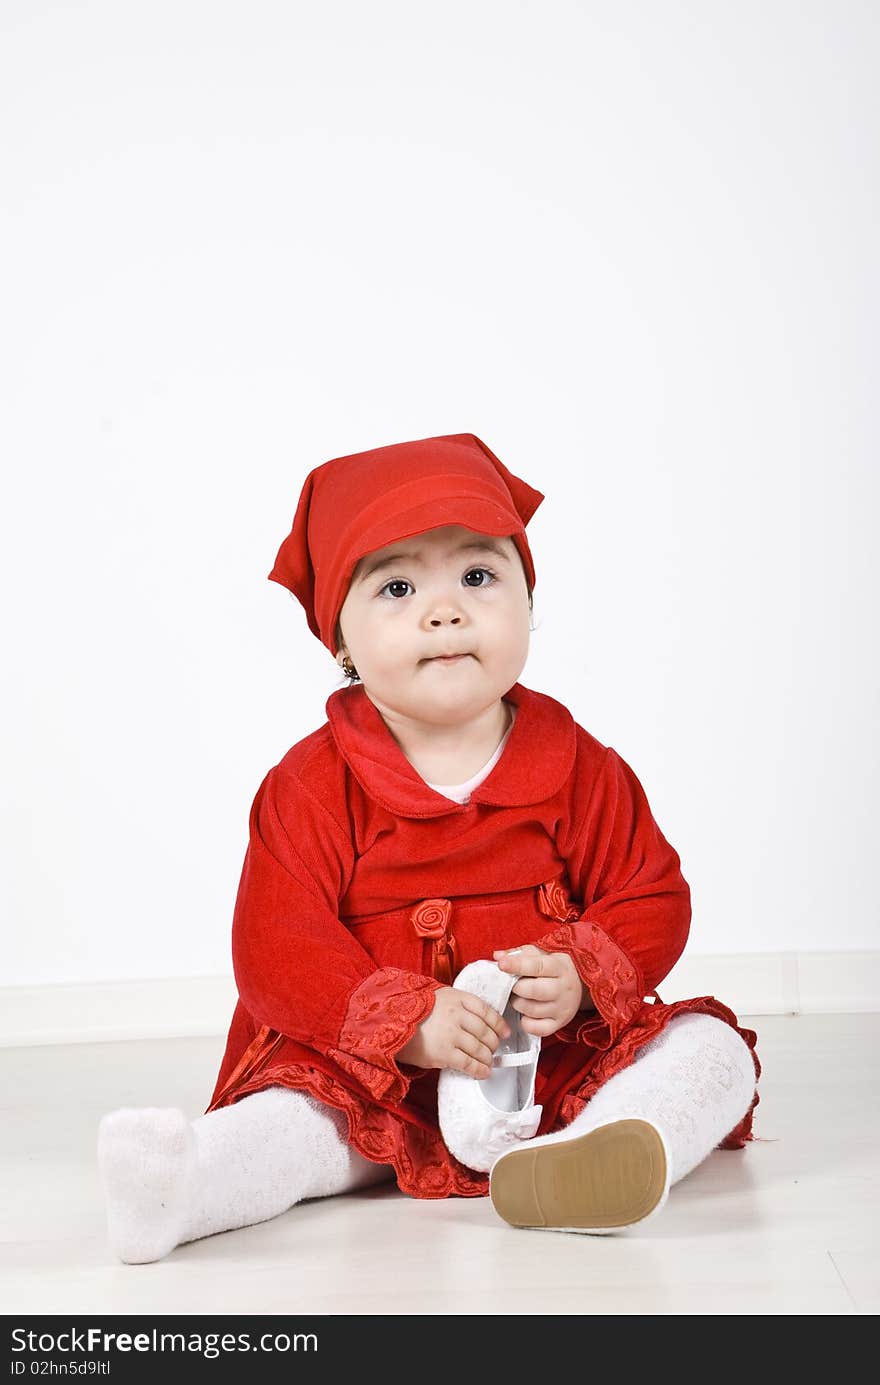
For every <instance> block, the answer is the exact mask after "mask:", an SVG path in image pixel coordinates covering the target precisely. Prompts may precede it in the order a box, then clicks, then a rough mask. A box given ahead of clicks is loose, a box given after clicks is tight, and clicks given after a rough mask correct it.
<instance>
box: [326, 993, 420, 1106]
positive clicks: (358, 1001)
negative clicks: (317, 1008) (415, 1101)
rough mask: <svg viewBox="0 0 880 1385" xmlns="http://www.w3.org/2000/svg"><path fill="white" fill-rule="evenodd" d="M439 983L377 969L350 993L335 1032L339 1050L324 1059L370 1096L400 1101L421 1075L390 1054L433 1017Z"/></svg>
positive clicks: (330, 1052) (332, 1051)
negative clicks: (328, 1060)
mask: <svg viewBox="0 0 880 1385" xmlns="http://www.w3.org/2000/svg"><path fill="white" fill-rule="evenodd" d="M441 984H442V983H441V982H440V981H438V980H437V979H436V978H435V977H432V976H421V975H419V974H417V973H416V972H412V971H402V970H400V968H398V967H380V968H379V970H378V971H374V972H371V973H370V975H369V976H367V977H366V978H365V979H364V980H363V981H362V982H361V984H360V985H359V986H358V987H357V988H356V989H355V990H354V991H353V992H352V994H351V997H350V999H349V1003H348V1010H347V1012H346V1016H345V1020H344V1021H343V1025H342V1028H341V1030H340V1031H339V1047H338V1048H328V1050H327V1056H328V1058H332V1059H333V1061H334V1063H336V1064H338V1066H339V1067H340V1068H342V1070H343V1072H347V1073H348V1074H349V1075H350V1076H351V1077H353V1078H354V1079H355V1080H356V1081H357V1082H358V1083H359V1085H360V1086H362V1087H365V1088H366V1090H367V1091H368V1092H371V1093H372V1095H373V1096H374V1097H377V1098H382V1099H384V1100H386V1101H402V1100H403V1098H404V1097H405V1096H406V1093H407V1090H408V1089H409V1084H410V1082H411V1081H412V1078H413V1077H414V1076H416V1075H417V1074H419V1073H421V1071H422V1069H421V1068H416V1067H413V1066H411V1065H410V1064H408V1063H403V1064H402V1065H401V1066H398V1064H397V1062H396V1060H395V1058H394V1054H395V1053H397V1052H398V1051H399V1050H400V1049H401V1048H403V1047H404V1046H405V1044H407V1043H408V1042H409V1040H410V1038H411V1037H412V1035H413V1034H414V1033H415V1031H416V1029H417V1028H418V1027H419V1025H420V1024H421V1022H422V1020H423V1019H425V1018H426V1016H427V1015H429V1014H430V1013H431V1010H432V1009H433V1006H434V995H435V992H436V991H438V990H439V989H440V986H441Z"/></svg>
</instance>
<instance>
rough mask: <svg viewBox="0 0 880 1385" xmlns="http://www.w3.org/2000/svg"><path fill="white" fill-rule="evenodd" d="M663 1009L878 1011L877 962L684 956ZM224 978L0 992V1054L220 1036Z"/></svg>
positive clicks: (227, 999) (845, 955)
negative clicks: (686, 1004) (707, 999)
mask: <svg viewBox="0 0 880 1385" xmlns="http://www.w3.org/2000/svg"><path fill="white" fill-rule="evenodd" d="M657 989H658V991H659V993H660V996H661V998H662V999H663V1000H664V1001H666V1002H669V1001H672V1000H683V999H685V998H688V997H691V996H701V995H713V996H716V997H717V999H718V1000H721V1001H723V1002H724V1004H725V1005H728V1006H729V1007H730V1008H731V1009H732V1010H733V1011H734V1012H735V1013H736V1015H737V1016H738V1017H740V1016H744V1015H780V1014H787V1015H798V1014H856V1013H867V1012H872V1011H876V1010H877V1009H880V1004H878V997H880V952H767V953H745V954H739V955H736V956H734V955H723V956H702V957H701V956H689V957H688V956H685V957H683V958H682V959H681V960H680V961H679V962H678V963H677V964H676V966H675V967H673V969H672V971H671V972H670V973H669V975H668V976H667V977H666V978H665V979H664V980H663V981H661V982H660V983H659V985H658V987H657ZM235 1000H236V990H235V982H234V980H233V979H232V977H231V976H190V977H174V978H169V977H164V978H156V979H148V980H134V981H95V982H91V983H80V984H75V985H51V986H8V987H5V988H3V989H2V990H0V1047H3V1048H9V1047H14V1046H17V1045H38V1044H73V1043H100V1042H103V1041H110V1040H114V1041H115V1040H120V1039H154V1038H168V1039H170V1038H185V1037H189V1036H194V1035H224V1034H225V1033H226V1031H227V1029H228V1027H229V1021H230V1019H231V1018H232V1011H233V1008H234V1006H235Z"/></svg>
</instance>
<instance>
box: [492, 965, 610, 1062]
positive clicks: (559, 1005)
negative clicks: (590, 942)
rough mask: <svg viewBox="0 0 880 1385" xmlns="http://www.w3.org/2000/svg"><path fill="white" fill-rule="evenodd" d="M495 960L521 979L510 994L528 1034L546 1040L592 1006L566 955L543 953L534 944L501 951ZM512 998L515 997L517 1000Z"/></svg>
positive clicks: (504, 969) (501, 966) (573, 966)
mask: <svg viewBox="0 0 880 1385" xmlns="http://www.w3.org/2000/svg"><path fill="white" fill-rule="evenodd" d="M492 955H493V957H494V959H495V961H496V962H497V963H498V966H499V967H500V968H501V970H502V971H507V972H514V973H515V974H516V975H517V976H519V977H521V978H522V979H521V980H520V981H517V983H516V985H515V986H514V988H513V990H512V991H511V1002H510V1003H511V1005H512V1006H513V1008H514V1010H518V1011H519V1013H520V1014H521V1015H523V1016H524V1017H527V1018H523V1021H522V1027H523V1029H524V1030H525V1032H526V1033H527V1034H538V1035H540V1036H541V1038H546V1036H547V1035H548V1034H555V1033H556V1031H557V1029H561V1028H562V1026H563V1025H564V1024H568V1021H569V1020H570V1019H573V1018H574V1016H575V1015H576V1014H577V1012H578V1010H580V1009H581V1008H582V1007H583V1006H584V1002H585V1000H586V1003H587V1004H589V1000H588V992H586V990H585V987H584V985H583V983H582V981H581V978H580V977H579V976H578V973H577V969H576V967H575V965H574V962H573V961H572V960H571V958H570V957H569V955H568V953H567V952H544V951H543V950H542V949H541V948H540V947H535V945H534V943H529V944H528V945H527V946H525V947H519V948H515V949H509V948H508V949H499V950H498V951H496V952H494V953H493V954H492ZM513 997H516V998H515V999H514V998H513Z"/></svg>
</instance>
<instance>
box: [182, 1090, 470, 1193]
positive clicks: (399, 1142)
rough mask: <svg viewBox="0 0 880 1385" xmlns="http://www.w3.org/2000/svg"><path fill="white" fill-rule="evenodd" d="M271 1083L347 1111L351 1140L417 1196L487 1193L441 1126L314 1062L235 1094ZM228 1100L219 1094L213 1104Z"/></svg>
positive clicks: (351, 1142) (402, 1189)
mask: <svg viewBox="0 0 880 1385" xmlns="http://www.w3.org/2000/svg"><path fill="white" fill-rule="evenodd" d="M404 1066H406V1065H404ZM414 1071H420V1069H418V1070H416V1069H414ZM271 1084H277V1085H279V1086H284V1087H293V1088H295V1089H296V1090H299V1091H307V1092H310V1093H311V1095H312V1096H315V1097H317V1098H318V1100H319V1101H323V1102H326V1103H327V1105H329V1106H335V1107H336V1108H337V1109H338V1110H340V1111H344V1112H345V1114H346V1116H347V1117H348V1143H349V1144H350V1145H353V1146H354V1148H355V1149H356V1150H357V1151H358V1152H359V1153H360V1154H362V1155H363V1156H364V1158H365V1159H371V1160H372V1161H373V1163H374V1164H390V1165H391V1167H392V1168H393V1169H394V1172H395V1175H396V1177H397V1185H398V1187H399V1188H400V1190H401V1192H403V1193H408V1194H409V1195H410V1196H411V1197H418V1198H439V1197H455V1196H458V1197H485V1196H486V1195H487V1194H488V1192H489V1177H488V1174H479V1173H477V1172H475V1170H474V1169H469V1168H467V1167H466V1165H464V1164H462V1163H459V1161H458V1160H457V1159H456V1158H455V1156H454V1155H453V1154H450V1153H449V1150H448V1149H447V1148H446V1145H445V1144H444V1143H443V1137H442V1136H441V1134H440V1131H439V1130H436V1129H431V1128H429V1127H426V1126H422V1125H416V1124H413V1123H412V1122H411V1121H407V1120H405V1119H403V1117H401V1116H398V1115H396V1114H395V1113H394V1112H392V1111H386V1110H385V1109H384V1108H383V1107H381V1106H375V1105H373V1104H372V1102H370V1101H366V1100H364V1099H363V1098H362V1097H359V1096H357V1095H356V1093H354V1092H352V1091H350V1090H349V1088H347V1087H343V1086H342V1084H341V1083H340V1082H337V1081H335V1080H334V1078H332V1077H330V1076H329V1075H328V1074H327V1073H325V1072H320V1071H319V1070H318V1069H316V1068H310V1067H307V1066H306V1065H305V1064H302V1063H296V1064H288V1065H286V1066H283V1067H278V1068H272V1069H270V1070H269V1071H264V1072H262V1073H261V1075H260V1076H259V1077H255V1078H254V1079H253V1080H252V1081H250V1082H246V1083H245V1084H244V1085H243V1086H241V1087H239V1088H238V1089H237V1090H236V1092H235V1097H234V1098H233V1099H234V1100H235V1101H237V1100H238V1099H239V1098H240V1097H243V1096H248V1095H249V1094H250V1093H251V1092H257V1091H261V1090H262V1089H264V1088H265V1087H266V1086H268V1085H271ZM227 1104H228V1102H226V1101H224V1100H223V1099H221V1100H220V1101H218V1102H216V1103H215V1106H217V1105H227ZM209 1109H214V1108H209Z"/></svg>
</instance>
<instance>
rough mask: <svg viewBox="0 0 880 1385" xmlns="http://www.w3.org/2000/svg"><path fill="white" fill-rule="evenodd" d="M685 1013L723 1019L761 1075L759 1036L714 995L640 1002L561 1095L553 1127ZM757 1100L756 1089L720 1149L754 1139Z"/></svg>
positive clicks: (564, 1122)
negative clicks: (629, 1019) (584, 1075)
mask: <svg viewBox="0 0 880 1385" xmlns="http://www.w3.org/2000/svg"><path fill="white" fill-rule="evenodd" d="M687 1013H690V1014H706V1015H714V1016H715V1017H716V1018H717V1019H721V1020H724V1021H725V1022H726V1023H727V1024H729V1025H731V1026H732V1027H733V1028H734V1029H735V1030H736V1032H737V1033H738V1034H739V1036H740V1038H742V1039H744V1040H745V1042H746V1043H747V1044H748V1046H749V1049H750V1050H751V1054H752V1061H753V1063H754V1065H755V1082H756V1083H757V1081H758V1079H759V1077H760V1076H761V1063H760V1060H759V1058H758V1055H757V1052H756V1050H755V1045H756V1044H757V1040H758V1036H757V1034H756V1033H755V1031H754V1029H744V1028H742V1027H741V1026H740V1025H739V1024H737V1021H736V1015H735V1014H734V1013H733V1011H732V1010H729V1009H728V1007H727V1006H726V1005H724V1004H723V1003H722V1002H721V1001H720V1000H716V998H715V997H714V996H698V997H696V998H694V999H692V1000H678V1001H673V1002H672V1003H671V1004H670V1005H665V1004H663V1002H661V1001H658V1003H657V1004H655V1005H651V1004H647V1003H643V1004H642V1006H641V1013H640V1014H639V1015H638V1018H637V1020H636V1021H635V1022H634V1023H633V1024H632V1025H631V1027H630V1028H629V1029H628V1030H627V1031H626V1032H625V1033H624V1034H622V1035H621V1036H620V1038H619V1039H618V1041H617V1043H616V1044H615V1045H614V1047H613V1048H610V1049H608V1050H606V1052H604V1053H602V1054H600V1055H599V1056H598V1057H597V1059H596V1062H595V1063H594V1064H593V1066H592V1067H591V1069H590V1072H589V1075H588V1077H587V1078H586V1080H585V1081H584V1082H582V1083H581V1085H580V1086H579V1087H578V1088H577V1089H576V1090H575V1091H573V1092H569V1094H568V1095H567V1096H566V1097H564V1098H563V1100H562V1104H561V1106H560V1108H559V1112H558V1115H557V1118H556V1120H555V1122H554V1123H553V1126H552V1129H553V1130H561V1129H563V1127H564V1126H566V1125H568V1124H570V1122H571V1121H573V1120H574V1118H575V1116H578V1115H580V1113H581V1111H583V1109H584V1107H585V1106H586V1105H587V1103H588V1102H589V1100H590V1098H591V1097H592V1096H593V1095H594V1094H595V1093H596V1092H597V1091H598V1089H599V1088H600V1087H601V1086H603V1085H604V1083H606V1082H607V1081H608V1079H609V1078H611V1077H613V1076H614V1075H615V1073H618V1072H621V1071H622V1070H623V1069H624V1068H626V1067H628V1066H629V1064H630V1063H631V1062H632V1061H633V1060H634V1058H635V1057H636V1054H637V1053H638V1051H639V1049H640V1048H641V1047H642V1046H643V1045H644V1044H646V1043H647V1042H648V1041H649V1039H653V1038H654V1037H655V1036H656V1035H657V1034H659V1033H660V1031H661V1029H664V1028H665V1027H666V1025H667V1024H668V1023H669V1021H670V1020H671V1019H674V1017H675V1016H676V1015H678V1014H687ZM760 1099H761V1098H760V1096H759V1094H758V1091H757V1090H756V1091H755V1096H754V1099H753V1101H752V1104H751V1106H750V1107H749V1109H748V1111H747V1112H746V1114H745V1115H744V1116H743V1118H742V1120H741V1121H740V1122H739V1124H738V1125H737V1126H736V1127H735V1128H734V1129H733V1130H731V1131H730V1133H729V1134H728V1135H726V1136H725V1138H724V1139H723V1140H722V1141H721V1144H720V1145H719V1148H720V1149H742V1148H743V1146H744V1145H745V1143H746V1141H747V1140H753V1139H754V1138H755V1137H754V1135H753V1134H752V1121H753V1119H754V1113H755V1107H756V1106H757V1105H758V1102H759V1101H760Z"/></svg>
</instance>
